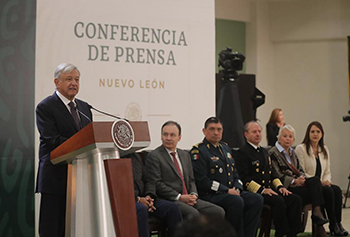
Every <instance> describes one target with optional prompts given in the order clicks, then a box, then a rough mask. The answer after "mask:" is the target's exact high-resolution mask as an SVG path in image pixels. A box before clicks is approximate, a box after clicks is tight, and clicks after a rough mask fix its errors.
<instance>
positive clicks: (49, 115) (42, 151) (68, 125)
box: [36, 92, 92, 195]
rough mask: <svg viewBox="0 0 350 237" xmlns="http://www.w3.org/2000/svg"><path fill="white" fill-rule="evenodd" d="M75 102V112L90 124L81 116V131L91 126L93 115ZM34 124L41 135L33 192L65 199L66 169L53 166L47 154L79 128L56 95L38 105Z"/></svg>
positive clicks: (86, 107) (87, 108) (65, 166)
mask: <svg viewBox="0 0 350 237" xmlns="http://www.w3.org/2000/svg"><path fill="white" fill-rule="evenodd" d="M75 102H76V103H77V109H79V110H80V111H81V112H82V113H84V114H85V115H87V116H88V117H89V118H90V121H89V120H88V119H87V118H85V117H84V116H80V119H81V124H82V127H84V126H86V125H87V124H89V123H90V122H91V120H92V113H91V111H90V108H89V106H88V104H87V103H86V102H84V101H81V100H78V99H75ZM36 123H37V127H38V130H39V133H40V148H39V168H38V176H37V185H36V192H42V193H50V194H62V195H64V194H65V193H66V187H67V165H53V164H52V163H51V161H50V152H51V151H53V150H54V149H55V148H56V147H58V146H59V145H61V144H62V143H63V142H64V141H66V140H67V139H68V138H70V137H71V136H73V135H74V134H75V133H76V132H78V131H79V128H78V127H77V125H76V124H75V122H74V120H73V117H72V115H71V113H70V112H69V111H68V109H67V107H66V106H65V105H64V104H63V102H62V100H61V99H60V98H59V97H58V96H57V94H56V92H54V93H53V95H51V96H48V97H46V98H45V99H44V100H42V101H41V102H40V103H39V104H38V106H37V108H36Z"/></svg>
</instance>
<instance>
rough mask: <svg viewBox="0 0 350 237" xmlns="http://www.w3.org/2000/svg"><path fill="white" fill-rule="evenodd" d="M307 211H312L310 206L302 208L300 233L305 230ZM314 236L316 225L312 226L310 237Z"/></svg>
mask: <svg viewBox="0 0 350 237" xmlns="http://www.w3.org/2000/svg"><path fill="white" fill-rule="evenodd" d="M309 211H312V205H311V204H307V205H305V206H304V207H303V210H302V212H301V227H302V232H304V231H305V228H306V223H307V218H308V214H309ZM315 236H316V225H314V224H313V225H312V237H315Z"/></svg>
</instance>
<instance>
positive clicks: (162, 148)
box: [160, 145, 182, 180]
mask: <svg viewBox="0 0 350 237" xmlns="http://www.w3.org/2000/svg"><path fill="white" fill-rule="evenodd" d="M160 153H161V155H162V157H164V158H165V161H166V162H167V163H168V164H169V165H170V167H171V168H172V169H173V171H174V173H175V174H176V176H177V177H178V178H179V179H180V180H181V177H180V175H179V173H178V172H177V169H176V167H175V164H174V161H173V160H172V158H171V157H170V155H169V153H168V152H167V150H166V149H165V147H164V146H163V145H162V146H161V149H160ZM178 155H179V154H178ZM179 157H180V155H179ZM181 162H182V161H181Z"/></svg>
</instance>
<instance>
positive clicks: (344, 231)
mask: <svg viewBox="0 0 350 237" xmlns="http://www.w3.org/2000/svg"><path fill="white" fill-rule="evenodd" d="M338 226H339V229H340V231H342V232H343V234H344V235H343V236H348V235H349V232H348V231H347V230H346V229H344V227H343V225H342V224H341V223H338Z"/></svg>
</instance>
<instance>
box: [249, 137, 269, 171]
mask: <svg viewBox="0 0 350 237" xmlns="http://www.w3.org/2000/svg"><path fill="white" fill-rule="evenodd" d="M247 147H248V149H249V153H250V156H249V157H251V159H252V162H254V163H256V161H259V164H260V166H261V168H265V167H266V165H267V164H268V163H269V162H268V160H267V155H265V153H264V149H263V148H262V147H260V152H258V151H257V150H256V149H255V148H254V147H253V146H252V145H250V144H249V143H247ZM260 153H261V154H263V155H261V154H260Z"/></svg>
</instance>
